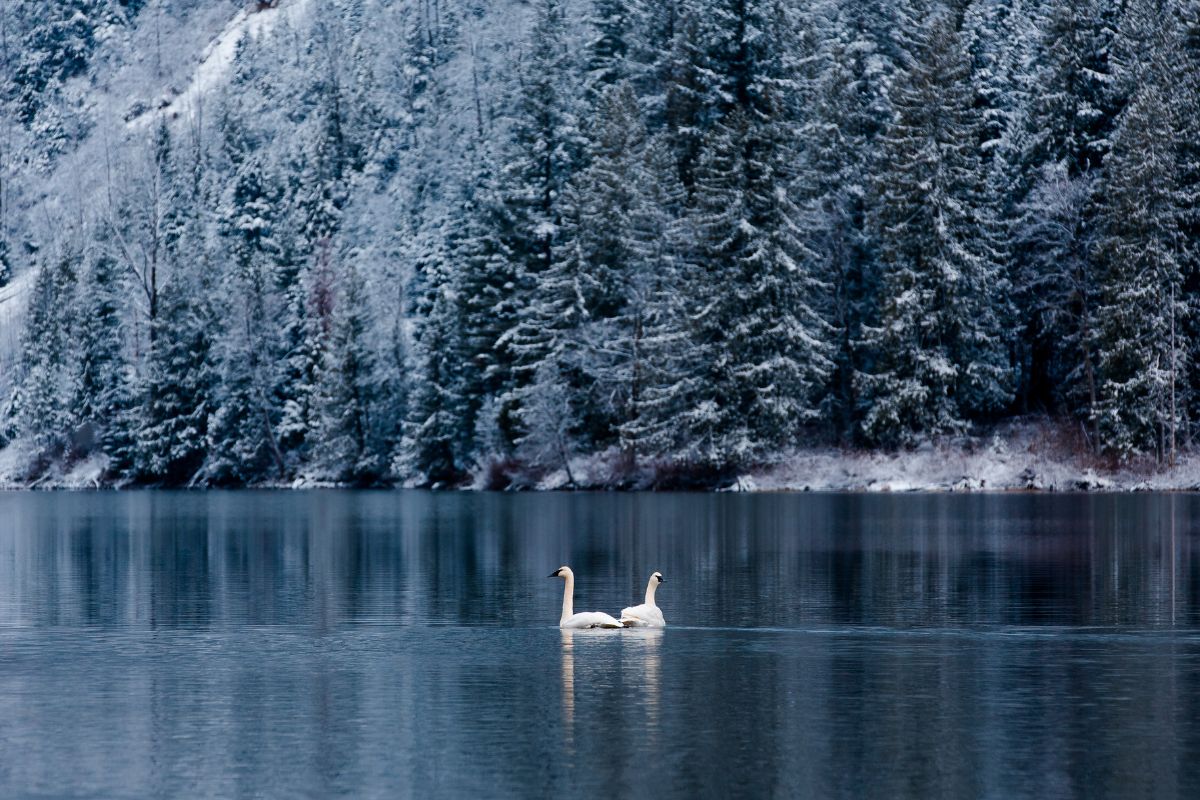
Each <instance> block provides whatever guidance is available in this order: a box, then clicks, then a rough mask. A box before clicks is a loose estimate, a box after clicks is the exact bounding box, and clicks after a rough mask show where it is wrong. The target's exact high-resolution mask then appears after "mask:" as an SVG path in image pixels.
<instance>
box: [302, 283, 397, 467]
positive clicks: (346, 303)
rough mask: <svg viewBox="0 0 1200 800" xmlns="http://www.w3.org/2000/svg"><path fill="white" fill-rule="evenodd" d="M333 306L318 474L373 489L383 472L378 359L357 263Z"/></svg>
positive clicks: (322, 387) (322, 390)
mask: <svg viewBox="0 0 1200 800" xmlns="http://www.w3.org/2000/svg"><path fill="white" fill-rule="evenodd" d="M339 289H340V292H339V295H338V298H337V301H336V305H335V307H334V316H333V329H332V332H331V336H330V343H329V349H328V350H327V351H326V357H325V363H324V365H323V366H322V369H321V381H320V384H319V395H318V397H319V402H320V413H321V417H320V419H321V427H320V442H321V444H320V446H319V449H318V453H317V456H316V462H317V465H318V469H319V471H320V472H321V473H322V474H325V475H328V476H330V477H332V478H333V479H334V480H337V481H341V482H345V483H352V484H356V485H371V484H373V483H375V482H377V481H378V480H379V479H380V478H381V477H382V476H383V473H384V469H385V463H384V452H383V442H381V440H380V437H379V420H377V419H376V416H375V412H376V396H377V393H378V388H377V383H378V382H377V376H376V373H375V356H374V354H373V353H372V351H371V348H370V343H369V341H368V336H369V332H370V324H371V316H370V312H369V309H368V307H367V290H366V285H365V283H364V282H363V279H362V277H361V275H360V274H359V272H358V270H357V269H356V268H355V267H354V265H353V264H350V265H348V266H347V267H346V269H345V270H344V272H343V275H342V280H341V282H340V286H339Z"/></svg>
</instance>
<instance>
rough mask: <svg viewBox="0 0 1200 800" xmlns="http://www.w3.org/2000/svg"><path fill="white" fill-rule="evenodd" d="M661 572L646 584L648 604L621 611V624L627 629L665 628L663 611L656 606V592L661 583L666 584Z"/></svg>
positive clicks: (651, 577) (656, 573) (652, 576)
mask: <svg viewBox="0 0 1200 800" xmlns="http://www.w3.org/2000/svg"><path fill="white" fill-rule="evenodd" d="M665 582H666V579H665V578H663V576H662V573H661V572H655V573H654V574H653V575H651V576H650V582H649V583H648V584H646V602H644V603H642V604H641V605H640V606H630V607H629V608H625V609H622V610H621V624H622V625H624V626H625V627H626V628H665V627H667V621H666V620H665V619H663V613H662V610H661V609H659V607H658V606H656V605H654V590H655V589H657V588H658V585H659V584H660V583H665Z"/></svg>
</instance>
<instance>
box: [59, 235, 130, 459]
mask: <svg viewBox="0 0 1200 800" xmlns="http://www.w3.org/2000/svg"><path fill="white" fill-rule="evenodd" d="M89 260H90V262H91V263H90V265H89V268H88V270H87V273H86V275H85V277H84V280H83V282H82V285H81V287H80V296H79V305H80V308H79V312H78V313H79V330H78V334H77V341H78V345H77V347H76V348H75V349H76V355H75V363H74V365H73V370H74V375H73V378H72V388H73V395H72V398H71V426H72V429H73V432H74V433H73V440H74V441H73V442H72V447H73V449H74V450H75V451H76V452H75V455H79V456H86V455H88V453H89V451H90V450H91V449H92V448H93V447H98V448H99V449H100V450H101V451H103V452H104V454H105V455H106V456H108V459H109V471H110V473H111V474H113V475H122V474H124V473H127V472H128V471H129V470H130V469H131V468H132V466H133V458H134V453H133V438H134V430H133V428H134V426H135V424H136V423H135V420H134V418H133V408H134V398H133V391H132V387H131V385H130V371H129V368H128V365H127V361H126V355H125V339H124V332H123V330H122V329H123V324H122V319H121V316H122V311H123V309H122V305H121V304H122V298H123V297H124V296H125V291H126V290H125V286H124V281H123V275H124V272H123V271H122V270H121V268H120V266H119V265H118V264H117V261H116V259H114V258H113V257H112V256H110V255H108V254H107V253H104V252H100V253H97V254H94V255H93V256H92V257H91V258H90V259H89Z"/></svg>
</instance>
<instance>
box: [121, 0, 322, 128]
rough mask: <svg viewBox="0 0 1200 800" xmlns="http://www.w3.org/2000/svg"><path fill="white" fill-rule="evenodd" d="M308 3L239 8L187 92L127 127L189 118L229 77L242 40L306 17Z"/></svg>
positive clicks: (207, 50) (206, 50) (291, 1)
mask: <svg viewBox="0 0 1200 800" xmlns="http://www.w3.org/2000/svg"><path fill="white" fill-rule="evenodd" d="M310 5H312V0H283V1H282V2H280V3H279V4H278V5H276V6H271V7H268V8H264V9H262V10H256V9H255V8H253V7H247V8H243V9H242V10H241V11H239V12H238V13H236V14H234V15H233V18H232V19H231V20H229V24H228V25H226V26H225V30H223V31H221V33H220V34H219V35H218V36H217V38H215V39H213V41H212V42H210V43H209V45H208V46H207V47H206V48H204V52H203V53H202V54H201V55H200V63H199V65H198V66H197V67H196V71H195V73H194V74H193V76H192V81H191V83H189V84H188V86H187V88H186V89H184V90H183V91H182V92H180V93H179V94H178V95H176V96H175V97H174V98H172V99H171V100H170V101H168V102H167V103H166V104H165V105H161V106H160V107H159V108H158V109H157V110H151V111H147V112H145V113H143V114H141V115H139V116H137V117H135V118H133V119H132V120H130V121H129V123H128V125H127V127H129V128H138V127H145V126H147V125H149V124H150V122H151V121H152V120H154V119H156V118H157V116H158V114H162V115H163V116H164V117H166V118H167V119H169V120H174V119H179V118H180V117H185V118H186V117H191V116H192V115H194V114H195V113H196V109H197V107H198V105H199V100H200V99H201V98H202V97H204V95H206V94H208V93H209V92H211V91H212V90H213V89H214V88H216V87H217V86H219V85H220V84H221V83H222V82H223V81H224V80H225V78H226V76H227V75H228V74H229V70H230V68H231V67H232V66H233V61H234V57H235V56H236V54H237V46H238V43H239V42H240V41H242V39H243V38H244V37H246V36H249V37H250V38H252V39H259V38H260V37H262V36H264V35H267V34H269V33H270V32H271V31H272V30H274V29H275V27H276V26H277V25H278V24H279V23H280V21H282V20H287V21H288V22H289V23H294V22H296V21H297V20H299V19H300V18H301V15H302V14H304V13H306V12H307V10H308V8H309V6H310Z"/></svg>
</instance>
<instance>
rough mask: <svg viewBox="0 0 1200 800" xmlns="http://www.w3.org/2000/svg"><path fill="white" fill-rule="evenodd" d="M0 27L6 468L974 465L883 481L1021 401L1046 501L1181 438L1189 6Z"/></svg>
mask: <svg viewBox="0 0 1200 800" xmlns="http://www.w3.org/2000/svg"><path fill="white" fill-rule="evenodd" d="M1167 12H1169V13H1167ZM0 31H2V32H3V36H2V37H0V40H2V41H0V69H2V70H3V72H4V74H5V76H6V78H7V80H6V81H5V82H4V88H3V89H2V90H0V284H4V285H3V286H2V287H0V446H3V448H4V450H3V454H2V456H0V473H3V474H2V475H0V478H2V480H3V481H5V482H6V483H8V484H17V485H23V484H37V485H55V484H71V485H84V484H89V485H90V484H95V485H106V484H113V485H135V484H148V485H184V486H226V485H228V486H240V485H293V484H312V483H350V484H358V485H377V484H393V483H403V484H408V485H437V486H483V485H486V486H496V487H504V486H512V487H517V486H535V485H541V486H551V485H559V484H564V483H565V484H572V483H574V484H581V483H588V482H589V481H585V480H581V479H579V476H576V475H575V474H574V472H577V471H580V472H585V473H593V474H595V475H599V477H596V478H594V479H593V480H591V481H590V483H592V484H595V485H605V486H609V485H619V486H634V485H705V486H712V485H725V484H727V483H729V482H730V481H732V480H734V479H735V478H737V476H754V480H755V482H756V483H757V484H758V485H760V486H763V487H780V488H804V486H808V485H810V483H812V482H813V480H810V479H809V476H812V475H826V476H828V475H830V474H833V473H837V474H839V475H840V474H841V473H842V472H845V473H846V474H847V475H848V476H849V477H848V478H847V479H846V480H842V479H840V478H838V479H834V478H823V479H822V481H823V483H822V482H821V481H817V483H819V484H820V485H822V486H825V487H826V488H869V486H868V484H869V485H887V486H897V487H902V486H907V485H909V483H911V484H912V485H914V486H938V487H942V486H943V484H958V483H962V484H963V485H966V486H974V485H975V484H976V483H980V484H982V483H986V482H987V479H985V478H982V477H978V478H976V477H972V475H973V474H974V473H979V474H980V475H982V474H984V473H988V474H993V473H992V472H989V470H991V469H992V467H991V466H988V465H987V464H983V463H982V462H981V463H979V464H977V465H976V466H971V467H969V468H967V469H966V472H967V473H971V474H969V475H966V476H965V477H964V478H963V479H962V480H957V479H953V478H952V477H948V476H946V475H943V474H942V473H941V472H938V475H937V477H936V478H933V479H930V480H928V481H914V482H909V483H906V482H905V481H904V479H903V478H902V476H901V475H899V474H897V475H894V476H891V478H889V476H888V475H887V474H886V473H887V472H888V470H892V471H895V472H897V473H900V472H905V471H908V470H910V469H918V468H920V469H924V468H923V467H920V466H919V464H918V462H920V460H921V458H922V456H920V454H922V453H931V452H932V453H943V454H947V453H958V452H961V453H962V454H963V457H964V458H974V457H975V456H974V455H973V454H977V453H979V452H991V451H990V450H989V448H991V447H992V445H990V444H987V443H989V442H993V441H994V440H996V437H997V436H1000V438H1001V439H1004V438H1005V437H1009V436H1011V438H1012V442H1010V443H1009V444H1008V445H1004V447H1007V451H1006V452H1008V453H1012V452H1017V451H1020V450H1021V448H1022V447H1024V445H1023V444H1022V442H1025V441H1026V440H1027V439H1028V438H1029V434H1028V430H1029V428H1028V424H1027V423H1026V422H1023V421H1022V420H1028V419H1030V418H1031V415H1032V418H1036V419H1039V420H1046V422H1045V423H1044V424H1046V425H1049V426H1050V427H1051V428H1053V429H1055V430H1059V429H1061V430H1070V431H1072V432H1074V431H1078V432H1079V434H1078V435H1077V436H1076V435H1074V433H1073V435H1072V437H1070V438H1071V441H1072V442H1073V444H1072V446H1071V448H1069V449H1068V450H1067V451H1063V452H1060V453H1058V454H1056V455H1055V456H1054V459H1057V460H1056V461H1055V463H1060V464H1062V467H1061V469H1060V468H1058V467H1054V468H1053V469H1051V468H1050V467H1047V468H1046V469H1047V470H1049V471H1050V472H1053V473H1054V474H1055V475H1059V476H1065V477H1061V479H1060V478H1051V479H1047V480H1048V482H1049V483H1051V484H1053V485H1054V486H1056V487H1059V488H1062V487H1068V486H1071V485H1074V484H1079V483H1087V482H1088V481H1090V478H1087V477H1086V474H1087V470H1089V469H1092V468H1093V466H1092V465H1100V466H1103V467H1104V468H1106V469H1112V470H1116V473H1114V474H1115V475H1118V476H1120V475H1126V476H1134V477H1129V478H1128V479H1126V478H1124V477H1116V478H1114V480H1116V483H1117V485H1126V484H1128V485H1131V486H1132V485H1135V484H1137V483H1140V482H1142V481H1143V480H1149V478H1146V477H1145V476H1146V475H1153V474H1154V473H1156V471H1157V470H1158V468H1159V466H1161V465H1165V464H1168V463H1188V459H1189V458H1190V449H1191V441H1192V438H1193V433H1194V427H1195V422H1194V421H1195V420H1198V419H1200V371H1197V370H1195V369H1194V365H1193V359H1192V357H1191V354H1192V353H1194V352H1195V351H1196V347H1197V345H1200V328H1198V327H1197V323H1196V320H1197V319H1200V314H1197V313H1196V312H1197V310H1198V309H1197V303H1196V300H1197V298H1198V297H1200V247H1197V245H1196V241H1197V235H1198V231H1200V229H1198V228H1197V227H1196V225H1197V223H1196V220H1197V219H1200V168H1198V167H1197V164H1200V155H1198V154H1200V145H1198V144H1197V142H1196V139H1195V133H1194V132H1195V130H1197V128H1200V80H1198V79H1197V78H1196V76H1197V75H1200V46H1198V45H1197V42H1200V35H1198V34H1200V9H1198V8H1197V7H1196V5H1195V4H1193V3H1190V2H1183V0H1173V2H1172V3H1170V4H1169V9H1167V10H1166V11H1164V9H1162V8H1160V5H1159V4H1157V3H1150V2H1148V0H1137V1H1136V2H1121V3H1118V2H1116V1H1115V0H1089V1H1088V2H1087V3H1082V4H1080V3H1074V2H1067V0H970V1H968V2H956V3H948V2H941V1H939V0H904V1H903V2H900V3H882V2H874V1H872V2H865V3H864V2H850V0H821V2H816V3H811V4H800V5H797V4H794V3H787V2H782V0H752V2H727V1H726V0H664V2H655V3H650V2H643V0H570V2H563V1H561V0H503V1H501V2H482V1H481V0H328V2H314V1H313V0H278V2H250V3H247V2H241V1H240V0H239V1H238V2H232V1H231V0H184V1H183V2H166V0H63V2H59V3H53V4H50V5H49V6H47V7H46V8H45V9H41V10H39V7H37V6H36V4H5V5H4V6H2V7H0ZM1038 424H1039V425H1040V424H1043V423H1038ZM980 443H983V444H980ZM992 449H993V450H994V448H992ZM996 452H999V451H996ZM937 458H940V456H939V457H933V460H934V461H936V460H937ZM1006 458H1007V457H1006ZM814 459H815V460H814ZM822 459H824V460H822ZM912 459H916V461H913V460H912ZM951 460H953V458H951ZM1001 460H1002V461H1004V463H1005V464H1009V465H1013V464H1015V462H1013V461H1012V459H1008V460H1004V459H1001ZM850 462H853V463H854V464H857V466H851V467H844V464H846V463H850ZM971 463H972V464H975V462H971ZM914 464H917V466H914ZM928 466H930V467H934V466H936V464H932V463H931V464H930V465H928ZM993 466H994V465H993ZM1005 469H1007V467H1005ZM1147 470H1149V472H1147ZM864 471H865V472H867V473H870V474H871V475H872V476H873V477H871V478H870V480H869V481H866V482H863V481H858V482H856V479H855V476H856V475H859V474H860V473H863V472H864ZM935 471H936V470H935ZM952 471H953V470H952ZM1035 471H1036V469H1035ZM1002 472H1003V470H1002ZM1024 472H1025V470H1024V467H1022V468H1021V469H1018V470H1016V471H1015V472H1014V474H1013V475H1008V472H1004V474H1005V475H1008V477H1005V478H1003V479H1000V480H998V481H997V480H993V481H992V482H991V483H989V484H988V485H989V486H995V485H996V483H997V482H998V483H999V484H1001V486H1000V487H997V488H1020V487H1019V486H1018V484H1022V485H1023V484H1029V483H1037V481H1029V480H1026V479H1025V478H1022V477H1021V476H1022V475H1024ZM801 473H803V474H801ZM1176 473H1178V470H1177V471H1176ZM1176 473H1172V474H1176ZM996 474H999V473H996ZM1047 474H1049V473H1047ZM558 475H561V478H556V477H554V476H558ZM1081 476H1082V477H1081ZM814 480H815V479H814ZM1163 480H1164V481H1167V482H1168V483H1170V482H1171V481H1172V480H1173V479H1171V478H1163ZM1180 480H1181V481H1183V482H1184V483H1186V482H1187V480H1186V479H1185V478H1180ZM743 483H744V482H743ZM1094 483H1096V485H1104V484H1103V480H1100V481H1098V482H1094ZM1010 484H1011V486H1010ZM943 488H944V487H943ZM976 488H978V487H976Z"/></svg>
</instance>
